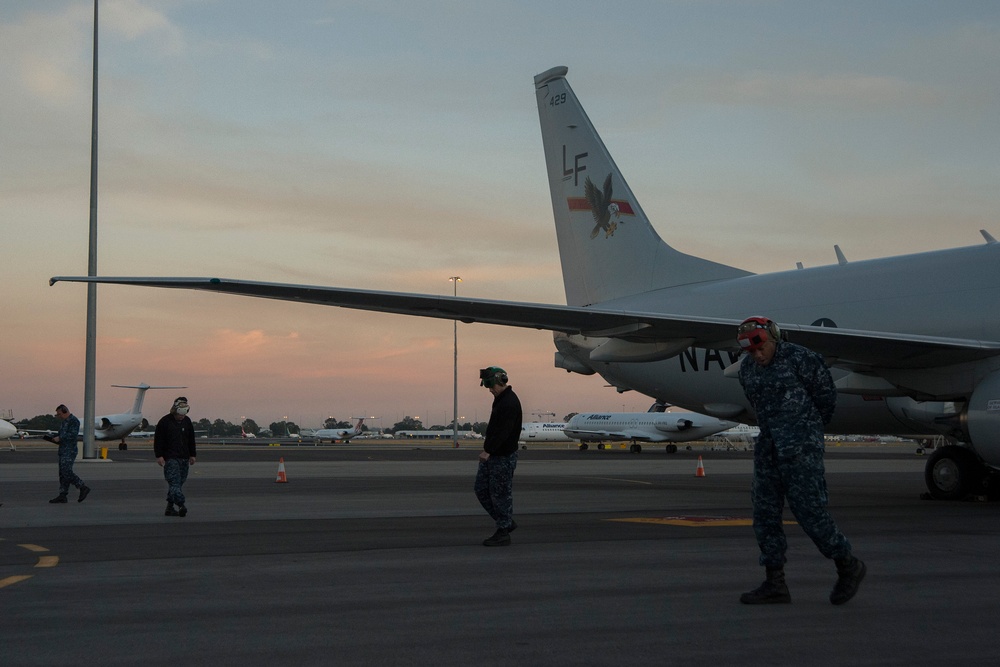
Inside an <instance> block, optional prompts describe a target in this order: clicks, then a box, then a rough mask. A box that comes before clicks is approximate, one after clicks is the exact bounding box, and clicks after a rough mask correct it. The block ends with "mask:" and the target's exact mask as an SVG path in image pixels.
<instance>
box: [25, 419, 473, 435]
mask: <svg viewBox="0 0 1000 667" xmlns="http://www.w3.org/2000/svg"><path fill="white" fill-rule="evenodd" d="M61 423H62V420H61V419H59V418H58V417H56V416H55V415H37V416H35V417H32V418H31V419H21V420H18V421H16V422H15V425H16V426H17V427H19V428H23V429H31V430H39V431H41V430H51V431H58V430H59V426H60V424H61ZM352 426H354V424H353V423H351V422H349V421H343V420H337V419H334V418H333V417H328V418H327V419H326V420H325V421H324V422H323V428H351V427H352ZM194 427H195V429H196V430H197V431H198V432H199V434H200V435H207V436H209V437H211V438H239V437H241V436H242V435H243V433H244V432H245V433H249V434H251V435H254V436H273V437H276V438H280V437H284V436H294V435H298V433H299V432H300V431H301V430H302V429H301V427H299V425H298V424H296V423H295V422H293V421H286V420H282V421H275V422H271V423H270V424H268V426H267V428H261V427H260V426H259V425H258V424H257V422H256V421H254V420H253V419H245V420H243V421H242V422H241V423H238V424H234V423H232V422H229V421H225V420H224V419H216V420H214V421H213V420H211V419H207V418H205V417H202V418H201V419H199V420H198V421H196V422H194ZM150 428H152V426H150ZM144 430H145V429H144ZM361 430H362V431H363V432H369V431H370V430H371V429H370V428H369V426H368V424H362V425H361ZM450 430H451V423H448V424H434V425H433V426H430V427H427V426H424V424H423V422H422V421H420V419H418V418H415V417H410V416H406V417H403V419H402V420H400V421H398V422H396V423H395V424H393V425H392V428H387V429H384V431H385V432H386V433H395V432H396V431H450ZM458 430H459V431H473V432H475V433H478V434H480V435H483V434H485V433H486V422H475V423H472V422H465V423H464V424H459V426H458Z"/></svg>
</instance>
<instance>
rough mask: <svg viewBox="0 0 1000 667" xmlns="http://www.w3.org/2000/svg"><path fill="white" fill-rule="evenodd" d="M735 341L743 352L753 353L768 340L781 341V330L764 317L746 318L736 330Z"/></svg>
mask: <svg viewBox="0 0 1000 667" xmlns="http://www.w3.org/2000/svg"><path fill="white" fill-rule="evenodd" d="M736 340H737V342H738V343H739V344H740V347H742V348H743V349H744V350H746V351H747V352H753V351H754V350H759V349H760V348H761V347H762V346H763V345H764V343H766V342H767V341H769V340H773V341H774V342H778V341H779V340H781V330H780V329H778V325H777V324H775V323H774V322H772V321H771V320H769V319H768V318H766V317H748V318H746V319H745V320H743V322H742V323H741V324H740V326H739V327H738V328H737V329H736Z"/></svg>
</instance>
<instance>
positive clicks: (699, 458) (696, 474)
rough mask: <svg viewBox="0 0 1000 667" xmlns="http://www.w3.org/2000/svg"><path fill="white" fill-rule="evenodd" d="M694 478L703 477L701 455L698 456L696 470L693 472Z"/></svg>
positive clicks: (703, 470)
mask: <svg viewBox="0 0 1000 667" xmlns="http://www.w3.org/2000/svg"><path fill="white" fill-rule="evenodd" d="M694 476H695V477H704V476H705V464H704V463H702V461H701V454H699V455H698V469H697V470H695V471H694Z"/></svg>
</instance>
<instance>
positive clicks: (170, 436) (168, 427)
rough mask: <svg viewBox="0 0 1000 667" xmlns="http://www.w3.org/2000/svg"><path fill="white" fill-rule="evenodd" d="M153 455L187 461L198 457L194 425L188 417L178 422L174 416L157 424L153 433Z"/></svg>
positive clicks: (165, 416) (165, 417)
mask: <svg viewBox="0 0 1000 667" xmlns="http://www.w3.org/2000/svg"><path fill="white" fill-rule="evenodd" d="M153 454H154V455H155V456H156V458H160V457H161V456H162V457H163V458H165V459H187V458H190V457H192V456H197V454H196V453H195V444H194V424H192V423H191V419H190V418H188V417H187V416H185V417H184V419H181V420H180V421H178V420H177V419H174V416H173V415H172V414H168V415H164V416H163V417H161V418H160V421H158V422H157V423H156V431H155V432H154V433H153Z"/></svg>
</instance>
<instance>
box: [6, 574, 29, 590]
mask: <svg viewBox="0 0 1000 667" xmlns="http://www.w3.org/2000/svg"><path fill="white" fill-rule="evenodd" d="M32 576H34V575H31V574H19V575H17V576H15V577H7V578H6V579H0V588H6V587H7V586H10V585H11V584H16V583H17V582H19V581H24V580H25V579H31V577H32Z"/></svg>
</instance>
